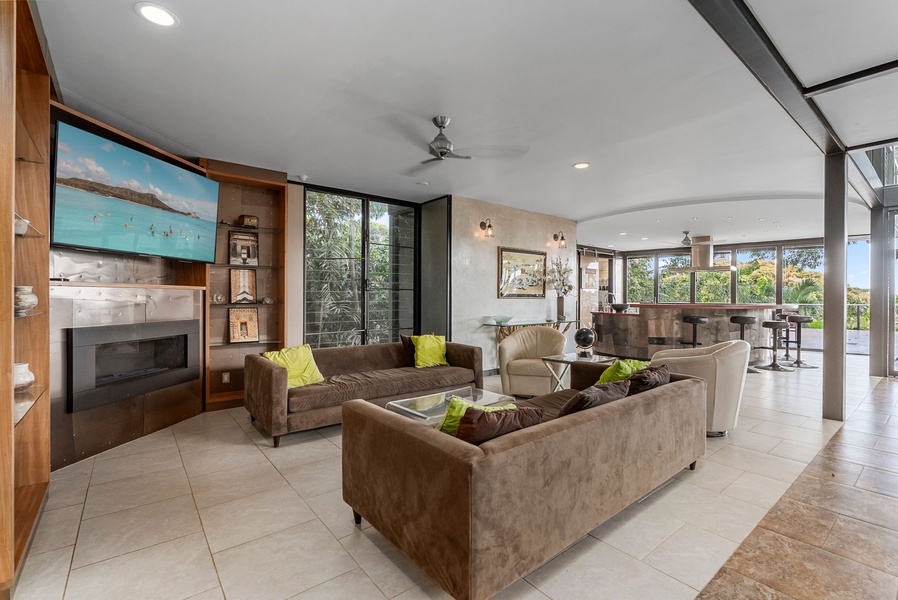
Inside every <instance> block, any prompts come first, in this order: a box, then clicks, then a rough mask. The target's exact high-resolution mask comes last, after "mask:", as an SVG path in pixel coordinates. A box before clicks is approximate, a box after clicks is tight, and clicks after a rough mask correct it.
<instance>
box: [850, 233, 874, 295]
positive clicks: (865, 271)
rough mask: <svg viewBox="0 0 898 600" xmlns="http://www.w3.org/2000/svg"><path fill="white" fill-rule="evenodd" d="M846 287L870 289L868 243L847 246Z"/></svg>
mask: <svg viewBox="0 0 898 600" xmlns="http://www.w3.org/2000/svg"><path fill="white" fill-rule="evenodd" d="M848 285H850V286H851V287H856V288H864V289H870V243H869V242H865V241H861V242H858V243H856V244H848Z"/></svg>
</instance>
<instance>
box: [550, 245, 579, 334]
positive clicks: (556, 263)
mask: <svg viewBox="0 0 898 600" xmlns="http://www.w3.org/2000/svg"><path fill="white" fill-rule="evenodd" d="M570 263H571V261H570V260H569V259H565V261H564V262H561V258H560V257H557V258H555V259H553V260H552V262H551V263H550V264H549V268H548V269H547V271H546V281H547V282H548V283H549V285H551V286H552V287H553V288H555V293H556V294H557V295H558V298H556V302H557V303H558V304H557V314H558V320H559V321H563V320H564V297H565V296H568V295H570V294H571V292H573V291H574V284H573V283H572V282H571V275H572V274H573V273H574V270H573V269H572V268H571V264H570Z"/></svg>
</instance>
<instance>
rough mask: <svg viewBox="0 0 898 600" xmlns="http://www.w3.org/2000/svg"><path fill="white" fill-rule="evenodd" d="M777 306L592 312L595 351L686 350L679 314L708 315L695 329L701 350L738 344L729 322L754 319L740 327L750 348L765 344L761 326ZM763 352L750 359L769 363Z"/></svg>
mask: <svg viewBox="0 0 898 600" xmlns="http://www.w3.org/2000/svg"><path fill="white" fill-rule="evenodd" d="M780 308H782V305H779V304H631V305H630V310H629V311H627V312H623V313H615V312H593V313H592V322H593V328H594V329H595V330H596V334H597V338H598V341H597V342H596V345H595V350H596V351H597V352H601V353H603V354H610V355H614V356H621V357H626V358H639V359H642V360H649V359H650V358H651V357H652V355H653V354H654V353H655V352H657V351H659V350H666V349H668V348H684V347H687V346H691V345H692V325H690V324H689V323H683V315H696V316H701V317H708V319H709V322H708V323H707V324H706V325H698V329H697V338H698V343H699V344H700V345H702V346H710V345H712V344H716V343H719V342H723V341H726V340H738V339H739V325H737V324H735V323H730V317H732V316H735V315H745V316H752V317H755V318H757V319H758V323H757V325H746V326H745V340H746V341H747V342H748V343H749V344H751V345H752V346H753V347H754V346H769V345H770V330H768V329H763V328H762V327H761V322H763V321H768V320H770V319H772V318H773V314H774V313H775V312H776V310H777V309H780ZM633 309H637V310H638V312H637V311H635V310H633ZM769 354H770V351H769V350H753V351H752V356H751V360H752V361H756V360H762V359H765V358H766V359H769Z"/></svg>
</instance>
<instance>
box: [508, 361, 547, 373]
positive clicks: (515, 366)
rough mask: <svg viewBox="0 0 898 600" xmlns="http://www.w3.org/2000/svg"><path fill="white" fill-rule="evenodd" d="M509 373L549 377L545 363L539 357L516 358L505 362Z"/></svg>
mask: <svg viewBox="0 0 898 600" xmlns="http://www.w3.org/2000/svg"><path fill="white" fill-rule="evenodd" d="M505 371H506V372H507V373H508V374H509V375H530V376H531V377H549V371H548V370H546V363H544V362H543V361H542V359H539V358H518V359H516V360H511V361H508V362H507V363H506V364H505Z"/></svg>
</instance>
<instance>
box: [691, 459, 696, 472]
mask: <svg viewBox="0 0 898 600" xmlns="http://www.w3.org/2000/svg"><path fill="white" fill-rule="evenodd" d="M697 462H698V461H697V460H694V461H692V462H691V463H689V470H690V471H695V463H697Z"/></svg>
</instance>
